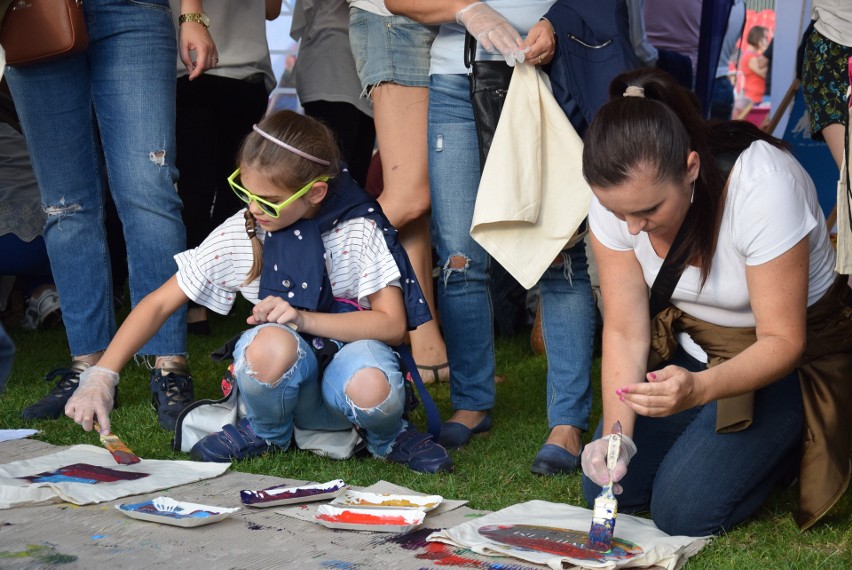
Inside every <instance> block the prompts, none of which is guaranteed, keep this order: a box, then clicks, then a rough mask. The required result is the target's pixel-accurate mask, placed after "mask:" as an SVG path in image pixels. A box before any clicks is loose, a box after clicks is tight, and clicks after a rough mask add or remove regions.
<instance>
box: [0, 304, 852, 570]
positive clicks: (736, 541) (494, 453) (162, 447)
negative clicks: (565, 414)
mask: <svg viewBox="0 0 852 570" xmlns="http://www.w3.org/2000/svg"><path fill="white" fill-rule="evenodd" d="M246 313H247V310H246V307H245V306H243V305H242V304H240V305H238V306H237V308H236V310H235V311H234V315H242V314H246ZM211 326H212V328H213V334H212V335H211V336H210V337H206V338H205V337H192V336H191V337H190V338H189V352H190V354H191V360H190V366H191V368H192V372H193V376H194V378H195V390H196V397H198V398H216V397H218V395H219V394H221V392H220V391H219V380H220V378H221V373H222V371H223V369H224V366H223V365H222V364H221V363H215V362H213V361H212V360H211V359H210V358H209V356H208V355H209V353H210V352H211V351H212V350H213V349H215V348H217V347H218V346H219V345H220V344H222V343H223V342H224V341H225V340H226V339H228V338H229V337H230V336H232V335H233V334H236V333H237V332H239V331H240V330H242V329H243V328H244V320H243V318H242V317H238V316H231V317H219V316H216V315H212V316H211ZM9 332H10V334H11V335H12V337H13V339H14V341H15V343H16V345H17V347H18V353H17V356H16V359H15V364H14V367H13V370H12V374H11V377H10V379H9V384H8V386H7V389H6V392H5V394H3V395H2V396H0V428H20V427H32V428H37V429H39V430H41V433H39V434H38V435H37V436H36V437H37V438H39V439H41V440H43V441H46V442H49V443H52V444H56V445H69V444H78V443H88V444H92V445H98V440H97V437H96V436H95V435H94V434H92V433H84V432H83V431H82V430H81V429H79V428H78V427H77V426H76V425H74V424H73V423H72V422H71V420H69V419H67V418H64V417H63V418H61V419H59V420H55V421H41V422H25V421H24V420H22V419H20V415H19V413H20V411H21V410H22V409H23V408H24V407H25V406H26V405H28V404H30V403H32V402H34V401H36V400H37V399H39V398H40V397H42V396H43V395H44V394H46V393H47V392H48V391H49V389H50V388H51V387H52V384H49V383H47V382H43V381H42V378H43V377H44V374H45V373H46V372H47V371H49V370H51V369H52V368H54V367H61V366H66V365H67V364H68V348H67V345H66V342H65V336H64V332H63V331H62V330H61V329H58V330H51V331H39V332H29V331H24V330H22V329H20V328H12V329H10V330H9ZM497 359H498V361H497V368H498V372H499V373H500V374H503V375H505V376H506V378H507V380H506V382H504V383H502V384H500V385H498V387H497V391H498V397H497V405H496V407H495V408H494V410H493V412H492V415H493V418H494V422H495V429H494V430H493V432H492V434H491V435H490V436H488V437H486V438H478V439H475V440H474V442H472V443H471V444H470V445H469V446H468V447H466V448H464V449H461V450H459V451H456V452H453V459H454V461H455V472H454V473H451V474H441V475H435V476H427V475H419V474H416V473H413V472H411V471H409V470H407V469H406V468H404V467H401V466H399V465H393V464H389V463H385V462H382V461H378V460H375V459H354V460H348V461H333V460H330V459H325V458H321V457H318V456H316V455H313V454H311V453H306V452H301V451H295V450H291V451H288V452H287V453H279V454H274V455H269V456H265V457H262V458H257V459H251V460H246V461H241V462H237V463H235V464H234V465H233V467H232V469H234V470H236V471H243V472H249V473H261V474H266V475H275V476H280V477H287V478H291V479H302V480H312V481H327V480H330V479H336V478H342V479H344V480H345V481H346V482H348V483H350V484H352V485H356V486H367V485H370V484H372V483H375V482H376V481H378V480H380V479H384V480H387V481H391V482H393V483H396V484H399V485H403V486H406V487H409V488H412V489H415V490H417V491H421V492H424V493H435V494H440V495H443V496H445V497H448V498H456V499H467V500H468V501H469V506H471V507H472V508H476V509H487V510H497V509H501V508H504V507H507V506H509V505H512V504H515V503H518V502H522V501H528V500H531V499H543V500H548V501H555V502H565V503H570V504H574V505H582V504H583V501H582V497H581V492H580V475H579V474H574V475H571V476H566V477H553V478H542V477H537V476H534V475H532V474H531V473H530V472H529V465H530V462H531V461H532V458H533V457H534V456H535V453H536V451H537V450H538V448H539V446H540V445H541V444H542V443H543V441H544V439H545V438H546V436H547V431H548V430H547V420H546V412H545V371H546V366H547V364H546V361H545V359H544V358H543V357H536V356H534V355H533V354H532V352H531V351H530V349H529V346H528V334H526V333H525V334H520V335H518V336H517V337H515V338H511V339H501V340H500V341H499V343H498V348H497ZM597 364H598V363H596V366H595V370H594V377H595V379H596V382H597V378H598V376H599V369H598V367H597ZM120 388H121V389H120V407H119V408H118V409H117V410H116V411H115V412H113V414H112V425H113V430H114V431H115V432H116V433H117V434H119V436H120V437H121V438H122V439H123V440H124V441H125V443H127V445H128V446H129V447H130V448H131V449H132V450H133V451H134V452H135V453H136V454H138V455H140V456H142V457H146V458H152V459H186V458H187V456H186V454H183V453H180V452H174V451H172V450H171V447H170V442H171V434H169V433H167V432H165V431H163V430H162V429H160V428H159V426H158V424H157V420H156V417H155V414H154V412H153V410H152V409H151V407H150V405H149V395H148V375H147V372H146V371H145V369H144V368H143V367H141V366H137V365H134V364H132V363H131V364H130V365H128V366H127V367H126V368H125V370H124V373H123V374H122V382H121V387H120ZM430 391H431V393H432V395H433V397H434V399H435V401H436V403H437V404H438V407H439V409H440V410H441V413H442V415H443V416H444V417H446V416H447V415H448V414H449V413H450V405H449V388H448V386H447V385H446V384H442V385H438V386H435V385H433V386H431V387H430ZM599 413H600V411H599V402H598V398H595V409H594V411H593V417H592V418H591V425H595V423H596V422H597V419H598V414H599ZM414 417H415V421H416V422H417V423H418V424H419V425H420V426H421V427H422V428H424V427H425V418H424V417H423V416H422V414H421V415H417V414H415V416H414ZM589 435H590V434H588V433H587V434H586V436H587V437H588V436H589ZM0 461H2V459H0ZM795 499H796V493H795V491H794V490H791V489H787V490H778V491H775V492H774V494H773V495H772V496H771V498H770V500H769V502H768V503H767V505H765V506H764V507H763V508H762V509H761V510H760V511H759V512H758V513H757V515H756V516H755V517H754V519H753V520H751V521H750V522H748V523H746V524H744V525H741V526H740V527H738V528H736V529H735V530H734V531H733V532H731V533H730V534H727V535H725V536H721V537H718V538H716V539H714V540H713V541H712V542H711V544H710V545H709V546H708V547H706V548H705V549H704V550H703V551H702V552H701V553H700V554H699V555H698V556H696V557H694V558H692V559H691V560H690V562H689V564H688V568H690V569H700V568H706V569H726V568H731V569H733V568H736V569H752V568H754V569H776V568H796V569H798V568H803V569H817V568H819V569H829V568H838V569H839V568H852V493H846V495H845V496H844V497H843V499H842V500H841V502H840V503H839V505H838V506H837V507H836V508H835V509H834V511H832V514H831V515H830V516H828V517H826V519H825V521H824V522H821V523H820V524H818V525H817V526H816V527H815V528H813V529H811V530H809V531H807V532H804V533H802V532H800V531H799V530H798V528H797V527H796V525H795V523H794V522H793V519H792V516H791V513H792V511H793V509H794V507H795Z"/></svg>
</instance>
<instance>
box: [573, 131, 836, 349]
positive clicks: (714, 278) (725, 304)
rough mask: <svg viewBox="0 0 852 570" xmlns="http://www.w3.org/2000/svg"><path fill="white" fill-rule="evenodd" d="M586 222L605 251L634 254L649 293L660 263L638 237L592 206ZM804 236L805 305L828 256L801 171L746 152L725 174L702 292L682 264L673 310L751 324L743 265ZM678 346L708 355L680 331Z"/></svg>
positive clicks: (830, 265) (759, 147) (826, 279)
mask: <svg viewBox="0 0 852 570" xmlns="http://www.w3.org/2000/svg"><path fill="white" fill-rule="evenodd" d="M589 223H590V225H591V229H592V231H593V232H594V234H595V237H596V238H597V239H598V240H599V241H600V242H601V243H602V244H603V245H605V246H606V247H608V248H610V249H613V250H618V251H630V250H633V252H634V253H635V254H636V258H637V260H638V261H639V264H640V265H641V266H642V271H643V274H644V277H645V282H646V283H647V284H648V287H650V286H651V285H652V284H653V282H654V279H656V277H657V273H659V271H660V267H661V266H662V264H663V259H661V258H660V257H658V256H657V254H656V253H655V252H654V248H653V246H652V245H651V242H650V240H649V239H648V234H646V233H645V232H640V233H639V234H638V235H636V236H632V235H630V232H629V231H628V230H627V224H626V222H623V221H621V220H619V219H618V218H616V217H615V215H614V214H613V213H612V212H610V211H609V210H607V209H606V208H604V207H603V206H602V205H601V204H600V202H598V200H597V199H593V200H592V205H591V208H590V211H589ZM805 236H807V237H808V243H809V249H810V263H809V276H808V306H811V305H812V304H814V303H815V302H816V301H818V300H819V299H820V297H822V295H823V294H824V293H825V292H826V291H827V290H828V288H829V287H830V286H831V284H832V283H833V281H834V250H833V249H832V247H831V243H830V242H829V239H828V232H827V230H826V224H825V218H824V217H823V214H822V211H821V210H820V207H819V203H818V201H817V197H816V190H815V188H814V185H813V182H812V181H811V179H810V176H808V174H807V172H805V170H804V169H803V168H802V166H801V165H800V164H799V163H798V162H797V161H796V159H795V158H793V157H792V156H791V155H790V154H788V153H786V152H784V151H782V150H780V149H777V148H775V147H773V146H771V145H769V144H767V143H765V142H762V141H759V142H755V143H754V144H752V145H751V146H750V147H749V148H748V149H746V150H745V151H744V152H743V153H742V154H741V155H740V157H739V159H738V160H737V163H736V164H735V165H734V168H733V171H732V173H731V179H730V184H729V186H728V195H727V199H726V201H725V209H724V212H723V214H722V221H721V225H720V228H719V239H718V243H717V246H716V252H715V254H714V255H713V265H712V267H711V270H710V275H709V276H708V278H707V281H706V283H705V284H704V287H703V288H701V287H700V284H701V273H700V271H699V269H698V268H697V267H692V266H689V267H687V268H686V270H685V271H684V272H683V275H682V276H681V278H680V281H678V284H677V287H676V288H675V291H674V293H673V294H672V299H671V300H672V304H673V305H675V306H676V307H678V308H679V309H681V310H683V311H684V312H685V313H688V314H690V315H692V316H694V317H697V318H699V319H702V320H705V321H707V322H710V323H714V324H717V325H721V326H727V327H753V326H755V320H754V313H753V312H752V310H751V303H750V300H749V291H748V285H747V283H746V277H745V273H746V267H747V266H755V265H760V264H763V263H766V262H767V261H771V260H772V259H775V258H776V257H778V256H780V255H781V254H783V253H785V252H787V251H789V250H790V249H791V248H792V247H793V246H794V245H796V244H797V243H798V242H799V241H800V240H801V239H802V238H804V237H805ZM678 340H679V341H680V342H681V346H682V347H683V348H684V349H685V350H686V351H687V352H689V353H690V354H691V355H693V356H694V357H695V358H698V359H699V360H702V361H706V360H707V357H706V355H705V354H704V351H702V350H701V349H700V348H699V347H698V345H696V344H695V343H694V342H693V341H692V339H690V338H689V337H688V336H687V335H686V334H685V333H682V334H681V335H680V336H679V338H678Z"/></svg>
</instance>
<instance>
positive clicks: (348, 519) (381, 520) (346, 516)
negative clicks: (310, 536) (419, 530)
mask: <svg viewBox="0 0 852 570" xmlns="http://www.w3.org/2000/svg"><path fill="white" fill-rule="evenodd" d="M317 518H318V519H321V520H324V521H328V522H335V523H348V524H373V525H382V524H391V525H403V526H405V525H410V524H413V523H412V521H411V520H410V519H406V518H405V517H403V516H396V517H389V516H380V515H368V514H366V513H353V512H352V511H343V512H341V513H340V514H339V515H335V516H330V515H317Z"/></svg>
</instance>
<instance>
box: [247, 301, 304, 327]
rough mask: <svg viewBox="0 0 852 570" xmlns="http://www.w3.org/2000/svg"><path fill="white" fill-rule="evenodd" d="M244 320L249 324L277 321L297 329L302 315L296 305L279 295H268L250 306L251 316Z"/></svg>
mask: <svg viewBox="0 0 852 570" xmlns="http://www.w3.org/2000/svg"><path fill="white" fill-rule="evenodd" d="M246 322H247V323H248V324H250V325H260V324H263V323H279V324H282V325H287V326H288V327H290V328H292V329H293V330H299V328H301V325H302V316H301V313H299V310H298V309H296V307H294V306H293V305H291V304H290V303H288V302H287V301H285V300H284V299H282V298H281V297H275V296H274V295H270V296H269V297H266V298H265V299H263V300H262V301H261V302H259V303H258V304H257V305H255V306H254V307H253V308H252V310H251V316H250V317H249V318H247V319H246Z"/></svg>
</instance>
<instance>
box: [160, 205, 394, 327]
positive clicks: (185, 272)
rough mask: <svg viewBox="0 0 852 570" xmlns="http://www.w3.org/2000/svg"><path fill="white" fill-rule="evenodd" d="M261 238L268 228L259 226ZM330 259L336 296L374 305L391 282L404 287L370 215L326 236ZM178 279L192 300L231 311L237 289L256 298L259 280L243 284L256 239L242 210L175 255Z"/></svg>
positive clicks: (222, 312)
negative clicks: (374, 296)
mask: <svg viewBox="0 0 852 570" xmlns="http://www.w3.org/2000/svg"><path fill="white" fill-rule="evenodd" d="M257 236H258V238H260V239H261V241H262V240H263V239H264V238H265V237H266V232H264V231H263V230H262V229H261V228H257ZM322 241H323V246H324V248H325V252H326V256H325V264H326V271H327V272H328V278H329V281H330V282H331V290H332V293H333V294H334V296H335V297H337V298H341V299H349V300H356V301H357V302H358V304H359V305H361V306H362V307H364V308H366V309H369V308H370V303H369V301H368V299H367V297H369V296H370V295H372V294H373V293H375V292H377V291H379V290H381V289H384V288H385V287H387V286H389V285H393V286H395V287H399V286H400V283H399V279H400V272H399V268H398V267H397V266H396V263H395V262H394V260H393V257H392V256H391V254H390V251H389V250H388V246H387V243H386V242H385V238H384V236H383V235H382V231H381V230H380V229H379V228H377V227H376V225H375V223H374V222H372V221H371V220H368V219H366V218H353V219H350V220H346V221H344V222H341V223H340V224H338V225H337V226H336V227H335V228H333V229H332V230H330V231H328V232H326V233H324V234H323V235H322ZM175 261H176V262H177V265H178V272H177V281H178V285H179V286H180V288H181V290H182V291H183V292H184V293H185V294H186V295H187V297H189V298H190V299H192V300H193V301H195V302H196V303H198V304H199V305H203V306H205V307H207V308H208V309H210V310H211V311H214V312H216V313H219V314H220V315H226V314H228V312H229V311H230V310H231V307H232V306H233V304H234V300H235V299H236V294H237V292H240V293H242V295H243V297H245V298H246V299H248V300H249V301H250V302H251V303H257V302H258V301H259V299H258V286H259V284H260V279H259V278H258V279H255V280H253V281H252V282H251V283H248V284H245V285H243V282H244V281H245V279H246V276H247V275H248V272H249V270H250V269H251V265H252V249H251V240H250V239H249V238H248V236H247V235H246V232H245V221H244V218H243V211H242V210H240V211H239V212H237V213H236V214H234V215H233V216H231V217H230V218H228V219H227V220H225V221H224V222H223V223H222V225H220V226H219V227H218V228H216V229H215V230H214V231H213V232H212V233H211V234H210V235H209V236H207V238H206V239H205V240H204V241H203V242H202V243H201V245H199V246H198V247H196V248H195V249H190V250H188V251H184V252H182V253H179V254H178V255H176V256H175Z"/></svg>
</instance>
